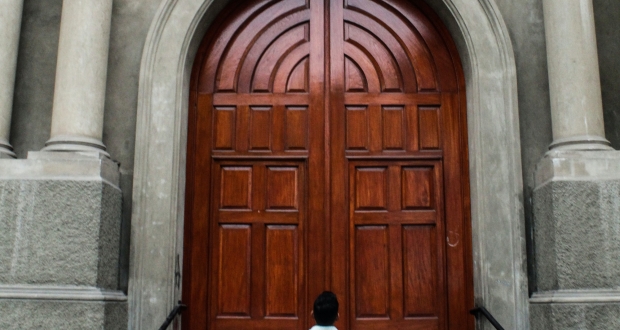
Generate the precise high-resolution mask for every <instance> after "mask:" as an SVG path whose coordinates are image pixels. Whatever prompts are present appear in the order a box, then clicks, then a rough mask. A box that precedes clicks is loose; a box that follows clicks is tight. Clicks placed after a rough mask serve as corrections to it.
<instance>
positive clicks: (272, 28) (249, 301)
mask: <svg viewBox="0 0 620 330" xmlns="http://www.w3.org/2000/svg"><path fill="white" fill-rule="evenodd" d="M212 26H213V27H212V28H211V29H210V31H209V32H208V33H207V35H206V36H205V39H204V40H203V42H202V46H201V47H200V50H199V52H198V55H197V58H196V61H195V64H194V70H193V75H192V81H191V89H190V94H191V96H190V114H189V134H188V165H187V169H188V172H187V173H188V175H187V179H188V181H187V197H186V199H187V202H186V224H185V248H184V253H185V255H184V275H183V299H184V301H185V302H186V303H187V304H188V305H189V310H188V312H187V313H186V314H184V315H185V316H184V317H183V327H184V328H186V329H265V330H267V329H274V330H275V329H308V328H309V327H310V326H311V325H312V324H313V321H312V318H311V316H310V310H311V309H312V302H313V299H314V298H315V297H316V296H317V295H318V294H319V293H320V292H322V291H323V290H332V291H334V292H335V293H336V294H337V296H338V298H339V301H340V306H341V307H340V320H339V321H338V323H337V326H338V327H339V329H341V330H342V329H430V330H434V329H437V330H439V329H469V328H472V327H473V321H472V319H471V318H469V317H468V316H467V310H468V308H470V307H471V305H472V304H473V293H472V278H471V277H472V270H471V255H470V254H471V252H470V251H471V246H470V241H469V237H470V229H469V226H470V225H469V218H468V212H469V211H468V207H469V202H468V198H469V197H468V179H467V173H468V170H467V168H468V164H467V149H466V144H467V143H466V129H465V115H464V114H465V108H464V107H465V105H464V88H463V86H464V82H463V76H462V69H461V66H460V62H459V59H458V54H457V52H456V50H455V47H454V44H453V42H452V40H451V38H450V37H449V35H448V33H447V31H446V29H445V28H444V27H443V25H442V24H441V22H440V21H439V20H438V19H437V18H436V16H435V15H434V14H433V13H432V11H431V10H430V9H429V8H428V7H427V6H426V5H425V4H424V3H423V2H421V1H405V0H386V1H380V0H281V1H275V0H261V1H240V2H239V1H236V2H234V4H232V5H229V7H228V8H227V9H225V10H224V11H223V12H222V13H221V14H220V15H219V17H218V18H217V19H216V21H215V23H213V25H212Z"/></svg>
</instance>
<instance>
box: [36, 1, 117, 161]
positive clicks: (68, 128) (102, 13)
mask: <svg viewBox="0 0 620 330" xmlns="http://www.w3.org/2000/svg"><path fill="white" fill-rule="evenodd" d="M111 18H112V0H71V1H64V2H63V6H62V18H61V23H60V40H59V45H58V63H57V65H56V83H55V89H54V106H53V112H52V130H51V138H50V139H49V141H47V143H46V144H45V145H46V147H45V148H44V149H43V150H44V151H97V152H99V153H102V154H104V155H106V156H108V154H107V153H106V151H105V150H106V148H105V146H104V145H103V142H101V140H102V136H103V109H104V103H105V89H106V78H107V67H108V48H109V42H110V24H111Z"/></svg>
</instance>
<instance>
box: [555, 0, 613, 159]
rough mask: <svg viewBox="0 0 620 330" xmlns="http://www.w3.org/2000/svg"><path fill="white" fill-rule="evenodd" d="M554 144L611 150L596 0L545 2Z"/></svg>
mask: <svg viewBox="0 0 620 330" xmlns="http://www.w3.org/2000/svg"><path fill="white" fill-rule="evenodd" d="M543 9H544V15H545V34H546V39H547V61H548V65H549V89H550V94H551V117H552V124H553V143H551V146H550V147H549V148H550V149H560V150H566V149H568V150H609V149H611V147H610V143H609V141H607V140H606V139H605V127H604V123H603V102H602V96H601V82H600V77H599V66H598V55H597V49H596V33H595V28H594V12H593V9H592V0H570V1H567V0H544V1H543Z"/></svg>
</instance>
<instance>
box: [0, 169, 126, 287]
mask: <svg viewBox="0 0 620 330" xmlns="http://www.w3.org/2000/svg"><path fill="white" fill-rule="evenodd" d="M120 207H121V192H120V190H118V189H117V188H115V187H112V186H110V185H109V184H107V183H105V182H103V181H69V180H0V215H1V218H0V283H5V284H64V285H88V286H96V287H100V288H110V289H115V288H116V287H117V282H118V280H117V279H118V246H119V237H120Z"/></svg>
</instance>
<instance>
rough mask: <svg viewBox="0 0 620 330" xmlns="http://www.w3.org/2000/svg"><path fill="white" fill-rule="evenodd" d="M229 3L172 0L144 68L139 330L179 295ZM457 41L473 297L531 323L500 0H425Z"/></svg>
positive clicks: (133, 302) (511, 79) (133, 284)
mask: <svg viewBox="0 0 620 330" xmlns="http://www.w3.org/2000/svg"><path fill="white" fill-rule="evenodd" d="M227 2H228V1H214V0H208V1H202V0H165V1H164V2H163V3H162V4H161V6H160V8H159V11H158V13H157V14H156V17H155V19H154V21H153V23H152V25H151V28H150V31H149V35H148V37H147V41H146V44H145V48H144V52H143V57H142V66H141V74H140V90H139V101H138V123H137V128H136V129H137V131H136V156H135V170H134V172H135V178H134V196H133V205H134V206H133V207H134V208H133V215H132V232H131V259H130V283H129V315H130V316H129V317H130V320H129V322H130V328H131V329H152V328H155V327H156V326H158V324H157V323H158V322H160V320H163V319H165V317H166V314H167V312H168V311H169V310H170V309H171V308H172V307H173V304H175V302H176V301H177V300H178V299H179V298H180V292H181V290H180V282H179V281H178V279H177V278H176V277H175V272H176V271H180V267H181V265H179V260H182V257H181V256H180V254H182V251H183V219H184V208H183V205H184V192H185V159H186V157H185V145H186V127H187V100H188V90H189V78H190V71H191V67H192V63H193V59H194V56H195V53H196V50H197V47H198V43H199V42H200V40H201V39H202V36H203V35H204V33H205V31H206V29H207V28H208V27H209V25H210V23H211V22H212V21H213V19H214V17H215V16H216V15H217V14H218V13H219V11H220V10H221V9H222V8H223V7H224V6H225V5H226V3H227ZM427 3H428V4H429V5H431V7H433V9H434V10H435V11H436V12H437V13H438V14H439V15H440V17H441V18H442V20H443V21H444V23H445V24H446V25H447V26H448V29H449V30H450V31H449V32H450V33H451V35H452V36H453V38H454V39H455V41H456V43H457V47H458V50H459V53H460V55H461V60H462V62H463V66H464V71H465V79H466V86H467V109H468V130H469V158H470V160H469V163H470V168H469V170H470V180H471V183H470V186H471V203H472V205H471V210H472V215H471V218H472V238H473V253H474V258H473V259H474V264H473V265H471V266H472V267H473V268H474V283H475V297H476V302H477V303H478V304H481V305H484V306H485V307H487V308H488V309H490V310H492V311H493V313H494V315H495V316H496V317H497V318H498V319H499V320H500V322H502V324H503V325H504V326H505V327H507V328H509V329H528V328H529V316H528V302H527V298H528V297H527V278H526V276H527V275H526V270H525V267H526V262H525V239H524V221H523V205H522V191H523V184H522V179H521V159H520V140H519V121H518V107H517V90H516V72H515V70H516V68H515V63H514V54H513V50H512V46H511V43H510V39H509V36H508V32H507V30H506V27H505V26H504V23H503V20H502V18H501V15H500V14H499V11H498V9H497V7H496V5H495V3H494V1H493V0H478V1H474V2H472V1H470V0H427Z"/></svg>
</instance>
